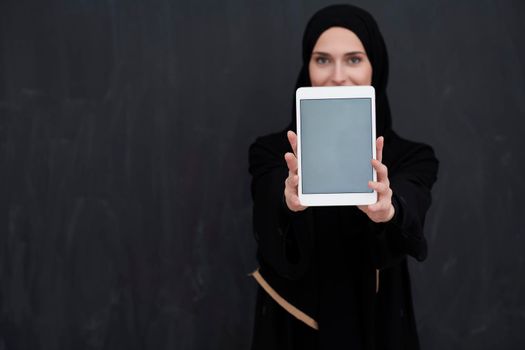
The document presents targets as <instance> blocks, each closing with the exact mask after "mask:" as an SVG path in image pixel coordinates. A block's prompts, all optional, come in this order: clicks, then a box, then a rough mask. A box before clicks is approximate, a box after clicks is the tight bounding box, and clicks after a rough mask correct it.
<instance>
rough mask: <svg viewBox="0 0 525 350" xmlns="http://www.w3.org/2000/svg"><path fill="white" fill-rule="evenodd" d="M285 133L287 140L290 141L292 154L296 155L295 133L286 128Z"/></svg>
mask: <svg viewBox="0 0 525 350" xmlns="http://www.w3.org/2000/svg"><path fill="white" fill-rule="evenodd" d="M286 135H287V136H288V142H290V146H292V150H293V154H294V155H297V135H296V134H295V133H294V132H293V131H291V130H288V132H287V133H286Z"/></svg>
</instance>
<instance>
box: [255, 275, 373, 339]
mask: <svg viewBox="0 0 525 350" xmlns="http://www.w3.org/2000/svg"><path fill="white" fill-rule="evenodd" d="M250 275H251V276H252V277H253V278H255V280H256V281H257V283H259V285H260V286H261V288H262V289H264V291H265V292H266V293H268V295H269V296H270V297H271V298H272V299H273V300H274V301H275V302H276V303H277V304H279V305H280V306H281V307H282V308H283V309H285V310H286V311H287V312H288V313H289V314H291V315H292V316H294V317H295V318H297V319H298V320H300V321H302V322H304V323H305V324H306V325H308V326H310V327H312V328H313V329H315V330H319V325H318V324H317V321H316V320H314V319H313V318H311V317H310V316H308V315H307V314H305V313H304V312H302V311H301V310H299V309H298V308H296V307H295V306H293V305H292V304H290V303H289V302H288V301H286V299H284V298H283V297H282V296H280V295H279V293H277V292H276V291H275V289H273V288H272V287H271V286H270V285H269V284H268V282H266V280H265V279H264V278H263V276H262V275H261V274H260V273H259V269H257V270H255V271H254V272H252V273H251V274H250ZM378 292H379V270H376V293H378Z"/></svg>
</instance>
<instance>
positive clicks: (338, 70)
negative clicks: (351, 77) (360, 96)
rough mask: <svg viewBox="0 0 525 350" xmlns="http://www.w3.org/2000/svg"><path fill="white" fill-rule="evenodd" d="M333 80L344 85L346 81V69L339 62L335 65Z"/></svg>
mask: <svg viewBox="0 0 525 350" xmlns="http://www.w3.org/2000/svg"><path fill="white" fill-rule="evenodd" d="M332 82H333V84H334V85H344V84H345V82H346V77H345V73H344V69H343V67H342V65H341V63H339V62H338V63H337V64H335V66H334V71H333V72H332Z"/></svg>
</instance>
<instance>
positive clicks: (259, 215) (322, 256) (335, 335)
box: [249, 5, 438, 350]
mask: <svg viewBox="0 0 525 350" xmlns="http://www.w3.org/2000/svg"><path fill="white" fill-rule="evenodd" d="M334 26H339V27H344V28H348V29H350V30H352V31H353V32H354V33H356V35H357V36H358V37H359V38H360V40H361V41H362V43H363V46H364V47H365V50H366V53H367V56H368V58H369V59H370V62H371V64H372V69H373V73H372V85H373V86H374V87H375V89H376V96H377V101H376V107H377V108H376V110H377V115H376V121H377V123H376V124H377V134H378V135H383V136H384V137H385V145H384V150H383V163H384V164H385V165H386V166H387V167H388V171H389V180H390V187H391V189H392V191H393V196H392V204H393V206H394V209H395V215H394V217H393V218H392V220H391V221H389V222H388V223H384V224H376V223H374V222H372V221H371V220H370V219H369V218H368V217H367V216H366V214H364V213H363V212H361V211H360V210H359V209H358V208H357V207H311V208H308V209H306V210H304V211H302V212H297V213H294V212H291V211H290V210H289V209H288V208H287V206H286V204H285V202H284V199H283V193H284V186H285V185H284V181H285V179H286V177H287V176H288V168H287V166H286V162H285V160H284V154H285V153H286V152H291V151H292V150H291V147H290V145H289V143H288V140H287V137H286V132H285V131H283V132H280V133H277V134H272V135H268V136H264V137H261V138H258V139H257V140H256V142H255V143H254V144H253V145H252V146H251V147H250V155H249V156H250V173H251V174H252V176H253V180H252V196H253V202H254V233H255V237H256V240H257V243H258V250H257V257H258V261H259V264H260V267H259V272H260V275H261V276H262V278H264V280H265V281H266V282H267V283H268V284H269V285H270V286H271V287H272V288H273V290H274V291H275V292H276V293H278V295H279V296H280V297H282V298H284V299H285V300H286V301H287V302H289V303H290V304H291V305H293V306H294V307H296V308H298V309H299V310H301V312H303V313H304V314H306V315H308V316H309V317H311V318H313V319H315V321H316V322H317V325H318V330H314V329H313V328H310V327H309V326H308V325H306V324H305V323H303V322H301V321H299V320H298V319H296V318H295V317H294V316H292V315H291V314H290V313H288V312H287V311H286V310H285V309H284V308H283V307H281V306H280V305H278V304H277V303H276V302H275V300H274V299H273V298H272V297H270V295H268V293H267V292H266V291H264V290H262V289H260V290H259V293H258V298H257V306H256V320H255V329H254V337H253V347H252V348H253V349H255V350H258V349H272V350H275V349H283V350H284V349H286V350H290V349H322V350H325V349H343V348H344V349H418V348H419V344H418V337H417V330H416V325H415V319H414V312H413V309H412V297H411V292H410V279H409V274H408V268H407V262H406V259H407V256H412V257H414V258H415V259H417V260H419V261H422V260H424V259H425V257H426V255H427V245H426V240H425V238H424V236H423V224H424V218H425V214H426V212H427V210H428V208H429V206H430V203H431V194H430V190H431V187H432V185H433V183H434V182H435V180H436V174H437V168H438V161H437V159H436V158H435V156H434V152H433V150H432V148H430V147H429V146H426V145H424V144H419V143H414V142H411V141H407V140H404V139H402V138H400V137H399V136H398V135H396V134H395V133H394V132H393V131H392V129H391V121H390V109H389V106H388V99H387V96H386V84H387V78H388V57H387V54H386V48H385V45H384V42H383V39H382V36H381V34H380V32H379V29H378V28H377V25H376V23H375V21H374V20H373V18H372V17H371V16H370V15H369V14H368V13H367V12H365V11H363V10H361V9H359V8H356V7H353V6H349V5H337V6H330V7H327V8H325V9H322V10H321V11H319V12H317V13H316V14H315V15H314V16H313V17H312V19H311V20H310V21H309V23H308V26H307V28H306V31H305V34H304V38H303V68H302V69H301V72H300V74H299V78H298V80H297V87H300V86H310V85H311V84H310V78H309V76H308V69H307V66H308V62H309V59H310V55H311V51H312V48H313V47H314V45H315V42H316V41H317V39H318V38H319V36H320V35H321V34H322V33H323V32H324V31H325V30H326V29H328V28H330V27H334ZM293 120H294V118H292V123H291V124H290V126H289V128H288V129H291V130H294V129H295V123H294V122H293ZM376 269H377V270H380V277H379V292H378V293H376V287H377V286H376Z"/></svg>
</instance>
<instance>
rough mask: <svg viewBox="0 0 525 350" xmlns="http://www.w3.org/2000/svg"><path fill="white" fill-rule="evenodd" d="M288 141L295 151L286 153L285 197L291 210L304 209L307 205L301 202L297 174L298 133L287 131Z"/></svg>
mask: <svg viewBox="0 0 525 350" xmlns="http://www.w3.org/2000/svg"><path fill="white" fill-rule="evenodd" d="M287 136H288V141H289V142H290V145H291V146H292V150H293V153H291V152H287V153H286V154H285V155H284V159H285V160H286V165H287V166H288V177H287V178H286V180H285V181H284V185H285V187H284V198H285V200H286V205H287V206H288V209H290V210H291V211H302V210H305V209H306V208H307V207H305V206H303V205H301V203H299V195H298V192H297V191H298V185H299V175H297V157H296V155H297V135H296V134H295V133H294V132H293V131H288V133H287Z"/></svg>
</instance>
